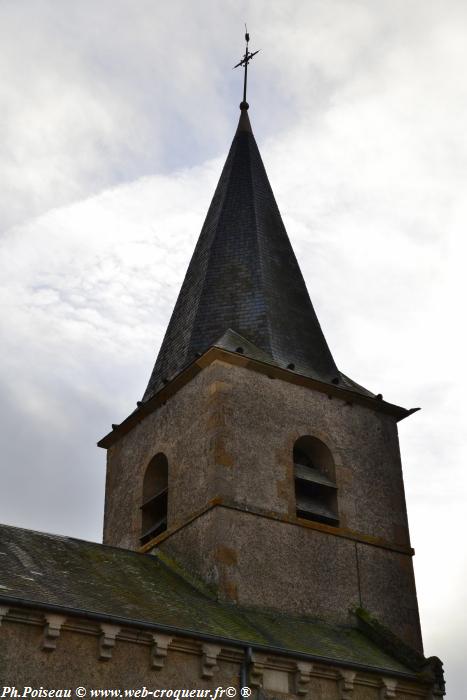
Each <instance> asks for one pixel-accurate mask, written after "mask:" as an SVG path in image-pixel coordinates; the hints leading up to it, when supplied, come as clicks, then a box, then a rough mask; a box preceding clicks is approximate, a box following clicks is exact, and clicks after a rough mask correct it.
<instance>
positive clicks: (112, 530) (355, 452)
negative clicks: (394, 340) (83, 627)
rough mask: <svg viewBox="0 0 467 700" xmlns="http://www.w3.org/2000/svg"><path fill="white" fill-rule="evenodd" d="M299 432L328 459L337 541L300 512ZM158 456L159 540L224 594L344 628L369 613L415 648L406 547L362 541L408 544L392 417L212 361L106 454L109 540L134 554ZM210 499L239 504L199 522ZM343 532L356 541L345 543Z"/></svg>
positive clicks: (414, 609)
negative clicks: (164, 494) (149, 471)
mask: <svg viewBox="0 0 467 700" xmlns="http://www.w3.org/2000/svg"><path fill="white" fill-rule="evenodd" d="M303 435H312V436H314V437H317V438H319V439H320V440H321V441H322V442H324V443H325V444H326V445H327V446H328V447H329V449H330V450H331V453H332V455H333V459H334V463H335V474H336V483H337V486H338V512H339V525H340V526H341V527H340V528H339V530H336V531H335V532H336V534H335V535H334V534H331V533H332V529H331V530H330V531H328V532H327V533H326V532H321V531H317V530H316V529H311V528H310V527H309V525H308V523H307V522H303V521H299V520H298V521H297V519H296V517H295V493H294V478H293V459H292V452H293V445H294V443H295V441H296V440H297V439H298V438H299V437H300V436H303ZM157 452H164V453H165V454H166V455H167V457H168V460H169V514H168V527H169V536H168V538H167V539H166V540H165V541H164V542H162V543H161V545H160V546H161V548H162V550H163V551H165V552H167V553H168V554H170V555H171V556H173V557H175V558H176V559H177V560H178V561H180V562H181V563H182V564H183V565H184V566H186V567H188V568H190V569H192V570H193V571H194V572H196V573H197V574H198V575H200V576H201V577H202V578H203V579H204V580H205V581H206V582H207V583H208V584H210V585H212V586H213V587H214V588H215V589H217V591H218V594H219V596H220V597H221V598H223V599H226V600H231V601H233V602H238V603H240V604H242V605H244V606H248V605H250V606H264V607H267V608H276V609H278V610H282V611H286V612H292V613H299V614H300V613H305V614H309V615H317V616H319V617H323V618H324V619H333V620H340V621H343V620H346V619H347V616H348V610H349V608H350V607H351V606H357V605H362V606H363V607H366V608H368V609H369V610H370V611H371V612H374V613H375V614H377V615H378V616H379V617H380V619H381V621H382V622H383V623H385V624H387V625H388V626H389V627H390V628H391V629H392V630H393V631H394V632H395V633H396V634H398V635H399V636H400V637H401V638H402V639H404V640H405V641H406V642H407V643H408V644H410V645H412V646H414V647H415V648H416V649H421V636H420V627H419V623H418V609H417V600H416V593H415V586H414V581H413V570H412V562H411V557H410V554H409V550H407V551H406V553H403V552H400V551H391V550H390V549H387V548H386V549H384V548H381V547H377V546H375V545H374V544H369V543H368V538H380V540H384V542H386V544H387V546H388V547H391V546H394V548H395V550H397V547H399V549H400V548H401V547H402V548H403V547H404V546H406V547H407V546H408V544H409V535H408V527H407V518H406V510H405V499H404V489H403V481H402V470H401V463H400V455H399V446H398V437H397V426H396V423H395V421H394V419H393V418H392V417H390V416H388V415H385V414H382V413H379V412H376V411H373V410H371V409H369V408H366V407H363V406H361V405H358V404H355V405H348V404H347V403H345V402H344V401H341V400H339V399H338V398H336V397H334V398H333V399H330V398H329V397H328V396H327V395H325V394H323V393H320V392H318V391H314V390H310V389H308V388H306V387H301V386H296V385H292V384H289V383H288V382H284V381H281V380H278V379H271V378H269V377H268V376H266V375H263V374H259V373H256V372H253V371H250V370H249V369H248V368H247V367H245V368H242V367H234V366H231V365H229V364H227V363H223V362H219V361H216V362H214V363H213V364H212V365H210V366H208V367H207V368H206V369H204V370H203V371H202V372H201V373H200V374H198V375H197V376H196V377H195V378H194V379H193V381H192V382H191V383H189V384H188V385H186V386H184V387H183V388H182V389H181V390H180V391H179V392H178V393H176V394H175V395H174V396H173V397H172V398H171V399H169V401H168V402H167V403H166V405H164V406H162V407H161V408H160V409H159V410H157V411H156V412H154V413H153V414H151V415H149V416H147V417H146V418H145V419H144V420H143V421H142V422H141V423H140V424H139V425H138V426H137V427H136V428H135V429H134V430H133V431H132V432H130V433H128V434H127V435H125V436H124V437H122V439H121V440H120V441H119V442H117V443H116V444H115V445H114V446H113V447H112V448H111V449H110V450H109V467H108V469H109V472H108V482H107V502H106V525H105V541H106V542H108V543H111V544H116V545H120V546H126V547H134V548H136V547H138V544H139V541H138V537H139V530H140V509H139V505H140V501H141V484H142V478H143V474H144V470H145V468H146V465H147V464H148V463H149V461H150V459H151V458H152V456H153V455H154V454H156V453H157ZM214 499H217V500H218V501H221V502H222V503H224V504H225V505H230V506H232V507H233V509H227V508H220V507H217V508H216V509H214V510H210V511H209V512H208V513H206V514H204V515H199V511H201V510H202V509H203V508H209V507H210V504H211V503H212V502H213V500H214ZM253 513H256V515H254V514H253ZM194 515H197V517H195V519H194V520H192V521H191V522H188V523H187V521H188V520H189V519H190V518H191V517H192V516H194ZM286 521H288V522H286ZM291 521H295V523H296V524H295V525H294V524H291ZM183 523H187V524H186V525H184V527H183V528H182V529H180V530H178V531H177V528H178V527H179V526H181V525H182V524H183ZM347 530H350V531H353V532H355V533H358V534H357V535H356V540H358V539H359V538H360V542H358V543H357V541H355V540H352V539H348V538H345V537H342V536H337V535H338V534H340V535H342V533H343V532H344V533H345V531H347Z"/></svg>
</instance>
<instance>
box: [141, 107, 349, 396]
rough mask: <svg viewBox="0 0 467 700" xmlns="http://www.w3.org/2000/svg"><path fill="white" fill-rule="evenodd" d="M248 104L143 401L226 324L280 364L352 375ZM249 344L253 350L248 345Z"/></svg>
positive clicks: (330, 375)
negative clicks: (327, 328)
mask: <svg viewBox="0 0 467 700" xmlns="http://www.w3.org/2000/svg"><path fill="white" fill-rule="evenodd" d="M247 108H248V106H247V105H246V103H244V102H243V103H242V104H241V114H240V120H239V123H238V128H237V131H236V134H235V137H234V139H233V142H232V145H231V148H230V151H229V155H228V157H227V161H226V163H225V165H224V169H223V171H222V174H221V177H220V180H219V183H218V185H217V188H216V191H215V194H214V197H213V200H212V202H211V206H210V207H209V211H208V214H207V216H206V220H205V222H204V225H203V228H202V230H201V234H200V237H199V239H198V243H197V245H196V248H195V251H194V253H193V257H192V259H191V262H190V265H189V267H188V271H187V273H186V276H185V280H184V282H183V285H182V288H181V290H180V294H179V296H178V299H177V303H176V305H175V308H174V311H173V314H172V317H171V319H170V322H169V326H168V328H167V332H166V334H165V337H164V340H163V342H162V346H161V348H160V351H159V355H158V357H157V360H156V364H155V366H154V370H153V372H152V375H151V378H150V380H149V384H148V387H147V389H146V392H145V394H144V397H143V401H146V400H149V399H150V398H152V396H154V394H156V393H157V392H158V391H159V389H161V388H162V387H163V386H164V384H165V383H167V382H168V381H170V380H171V379H173V377H174V376H175V375H177V374H178V373H179V372H180V371H181V370H182V369H183V368H184V367H186V366H187V365H189V364H190V363H191V362H193V361H194V360H195V359H196V357H197V355H199V354H200V353H203V352H205V351H206V350H207V349H208V348H209V347H211V346H213V345H216V344H217V342H218V341H219V339H220V338H222V337H223V336H225V334H226V332H227V331H229V333H230V336H229V337H232V336H231V332H232V331H233V332H234V333H235V334H238V335H240V336H242V337H243V338H244V339H245V340H246V341H247V342H248V347H250V348H251V347H253V346H255V347H256V350H257V351H258V352H260V353H261V355H262V357H263V359H264V357H268V358H269V361H270V362H271V363H272V364H275V365H277V366H280V367H282V368H287V367H289V368H290V369H294V370H295V371H297V372H300V373H303V374H306V375H308V376H311V377H313V378H315V379H319V380H321V381H325V382H333V383H342V384H346V383H347V382H346V378H345V377H344V376H343V375H341V374H340V373H339V371H338V369H337V367H336V365H335V362H334V359H333V357H332V355H331V352H330V350H329V348H328V345H327V343H326V339H325V337H324V335H323V332H322V330H321V327H320V324H319V321H318V319H317V317H316V314H315V311H314V309H313V305H312V303H311V300H310V297H309V295H308V291H307V289H306V286H305V282H304V280H303V277H302V274H301V272H300V268H299V266H298V263H297V259H296V257H295V255H294V252H293V250H292V246H291V244H290V241H289V238H288V236H287V232H286V230H285V227H284V224H283V222H282V218H281V215H280V213H279V209H278V207H277V204H276V201H275V199H274V195H273V192H272V189H271V186H270V184H269V181H268V177H267V175H266V171H265V169H264V165H263V162H262V160H261V156H260V153H259V150H258V146H257V145H256V141H255V138H254V136H253V132H252V129H251V125H250V120H249V117H248V112H247ZM244 344H245V345H246V343H244ZM233 350H236V348H233ZM242 351H243V352H245V354H248V350H247V348H242ZM347 381H348V380H347ZM347 386H349V385H348V384H347Z"/></svg>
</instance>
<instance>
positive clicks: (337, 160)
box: [0, 0, 467, 700]
mask: <svg viewBox="0 0 467 700" xmlns="http://www.w3.org/2000/svg"><path fill="white" fill-rule="evenodd" d="M245 20H247V21H248V23H249V30H250V33H251V37H252V40H251V48H252V49H261V53H259V54H258V56H257V57H255V59H254V62H253V64H252V67H251V72H250V74H249V78H250V79H249V102H250V105H251V107H250V117H251V120H252V123H253V129H254V132H255V135H256V139H257V141H258V144H259V147H260V150H261V153H262V156H263V160H264V162H265V165H266V169H267V171H268V174H269V178H270V182H271V184H272V187H273V189H274V192H275V195H276V199H277V201H278V204H279V208H280V209H281V212H282V215H283V219H284V222H285V225H286V228H287V230H288V233H289V236H290V238H291V240H292V244H293V246H294V248H295V251H296V253H297V256H298V259H299V262H300V264H301V267H302V271H303V274H304V277H305V280H306V282H307V285H308V289H309V291H310V294H311V297H312V300H313V303H314V306H315V309H316V311H317V313H318V316H319V319H320V321H321V325H322V327H323V330H324V332H325V334H326V337H327V340H328V342H329V345H330V347H331V349H332V351H333V354H334V357H335V359H336V362H337V364H338V366H339V368H340V369H341V370H342V371H344V372H345V373H347V374H349V375H350V376H351V377H352V378H354V379H355V380H356V381H358V382H360V383H362V384H363V385H364V386H367V387H368V388H370V389H372V390H374V391H375V392H382V393H383V394H384V397H385V398H387V399H388V400H389V401H392V402H394V403H398V404H400V405H403V406H406V407H412V406H421V407H422V409H423V410H422V411H421V412H419V413H417V414H416V415H414V416H412V417H410V418H408V419H407V420H405V421H403V422H402V423H401V424H400V437H401V449H402V457H403V465H404V475H405V484H406V492H407V502H408V510H409V520H410V525H411V535H412V542H413V545H414V547H415V549H416V552H417V555H416V557H415V567H416V576H417V587H418V594H419V602H420V610H421V618H422V628H423V631H424V640H425V651H426V654H427V655H432V654H436V655H439V656H440V657H441V658H442V659H443V660H444V662H445V668H446V673H447V681H448V695H447V697H448V698H449V699H450V700H461V698H462V700H463V699H464V697H465V686H466V681H465V669H464V666H465V654H466V652H467V634H466V631H465V630H466V628H467V614H466V610H467V596H466V593H465V588H466V580H467V564H466V557H465V548H466V544H465V539H466V537H465V534H466V530H467V528H466V524H465V510H466V495H467V476H466V470H465V461H466V441H465V433H466V419H467V411H466V408H465V401H464V396H465V392H466V390H467V386H466V384H467V381H466V377H465V371H464V370H463V364H464V359H465V355H466V351H467V348H466V339H465V331H464V328H465V311H464V304H461V299H465V296H466V293H467V288H466V287H467V283H466V281H465V278H466V271H465V270H466V262H465V252H466V242H465V240H466V235H467V232H466V223H467V205H466V191H467V188H466V186H467V165H466V156H467V139H466V136H465V133H466V124H467V90H466V74H467V40H466V31H467V4H466V3H465V2H464V1H463V0H462V1H459V2H456V0H439V1H438V2H433V1H431V2H430V0H412V1H411V2H407V0H380V1H379V2H374V1H373V0H368V1H365V0H342V1H339V0H322V1H319V0H306V1H305V0H297V1H295V2H293V1H291V0H287V1H284V2H280V1H271V0H264V1H262V0H254V1H253V2H245V1H244V0H235V1H232V2H230V1H229V2H227V1H225V0H224V1H223V2H214V1H212V2H211V1H209V0H198V2H196V3H195V2H191V1H190V0H171V2H170V3H162V2H155V1H154V0H151V1H150V0H138V1H137V2H135V0H99V1H98V2H96V0H79V2H73V1H72V0H61V2H57V1H54V0H3V1H2V2H1V3H0V45H1V47H2V50H1V53H0V154H1V158H0V191H1V192H2V206H1V208H0V231H1V235H0V284H1V290H0V303H1V317H0V335H1V366H0V374H1V376H0V395H1V406H0V411H1V415H0V441H1V454H2V465H1V468H2V488H1V490H0V509H1V510H0V520H1V521H3V522H5V523H11V524H14V525H19V526H24V527H29V528H35V529H38V530H46V531H51V532H57V533H63V534H68V535H73V536H77V537H82V538H87V539H93V540H100V538H101V531H102V513H103V495H104V478H105V453H104V451H102V450H99V449H98V448H97V447H96V442H97V440H98V439H99V438H100V437H102V436H103V435H104V434H106V433H107V432H108V430H109V428H110V424H111V423H112V422H120V421H121V420H122V419H123V418H124V417H125V416H126V415H127V414H128V413H129V412H130V411H132V410H133V408H134V406H135V403H136V401H137V400H138V399H140V398H141V396H142V394H143V391H144V389H145V386H146V383H147V381H148V379H149V375H150V372H151V369H152V366H153V363H154V360H155V357H156V354H157V350H158V347H159V344H160V342H161V340H162V335H163V333H164V330H165V327H166V324H167V322H168V319H169V317H170V313H171V310H172V307H173V304H174V302H175V299H176V296H177V293H178V289H179V287H180V284H181V282H182V279H183V275H184V273H185V270H186V267H187V264H188V261H189V258H190V255H191V253H192V250H193V247H194V244H195V242H196V239H197V236H198V234H199V231H200V228H201V224H202V221H203V218H204V216H205V214H206V210H207V207H208V205H209V202H210V199H211V197H212V194H213V191H214V187H215V184H216V182H217V179H218V177H219V174H220V171H221V168H222V165H223V162H224V160H225V157H226V155H227V151H228V148H229V146H230V142H231V139H232V137H233V134H234V130H235V127H236V122H237V119H238V114H239V112H238V104H239V102H240V99H241V89H242V86H241V79H242V76H241V74H240V72H239V71H233V70H232V66H233V65H234V63H236V62H237V61H238V60H239V59H240V57H241V54H242V52H243V48H244V45H243V33H244V29H243V22H244V21H245Z"/></svg>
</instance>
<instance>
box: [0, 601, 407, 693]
mask: <svg viewBox="0 0 467 700" xmlns="http://www.w3.org/2000/svg"><path fill="white" fill-rule="evenodd" d="M0 603H2V604H5V605H8V606H10V607H11V606H16V607H20V608H27V609H33V610H37V609H39V610H46V611H48V612H54V613H62V614H63V613H67V614H68V615H71V616H75V617H81V618H83V617H86V618H88V619H90V620H95V621H96V622H107V623H110V624H114V625H119V626H126V627H138V628H139V629H143V630H148V631H151V632H162V633H168V634H172V635H177V636H179V637H191V638H193V639H199V640H201V641H205V642H213V643H215V644H221V645H223V646H225V647H235V648H237V649H243V650H244V653H245V657H244V660H243V662H242V666H241V669H240V673H241V676H240V678H241V682H243V680H244V679H245V678H246V677H247V674H248V669H249V666H250V664H251V661H252V653H253V651H255V650H256V651H259V652H262V653H265V652H266V653H270V654H274V655H276V656H285V657H287V658H294V659H300V660H303V661H315V662H318V663H321V664H323V665H327V666H329V665H332V666H334V667H335V666H336V665H338V666H346V667H348V668H354V669H355V670H357V671H366V672H367V673H385V674H386V675H389V676H393V677H395V678H405V679H406V680H411V681H417V680H420V679H419V678H418V676H417V674H416V673H404V672H403V671H394V670H390V669H386V668H381V667H379V666H369V665H368V664H361V663H358V662H356V661H344V662H339V661H338V660H337V659H331V658H329V657H327V656H320V655H318V654H306V653H304V652H300V651H292V650H290V649H284V648H282V647H277V646H275V645H266V644H255V643H253V644H252V643H251V642H245V641H241V640H239V639H231V638H230V637H223V636H221V635H216V634H209V633H205V632H198V631H195V630H190V629H186V628H181V627H175V626H172V625H162V624H158V623H153V622H144V621H143V620H135V619H131V618H127V617H119V616H118V615H110V614H108V613H99V612H95V611H92V610H85V609H80V608H75V607H72V606H66V605H56V604H54V603H42V602H39V601H33V600H24V599H22V598H17V597H15V596H8V595H4V594H0ZM245 685H248V683H245Z"/></svg>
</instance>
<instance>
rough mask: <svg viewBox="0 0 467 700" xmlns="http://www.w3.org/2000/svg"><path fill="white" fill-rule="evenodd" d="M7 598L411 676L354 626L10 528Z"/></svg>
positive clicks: (5, 531)
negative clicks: (272, 607) (244, 601)
mask: <svg viewBox="0 0 467 700" xmlns="http://www.w3.org/2000/svg"><path fill="white" fill-rule="evenodd" d="M2 600H3V601H4V603H5V602H10V604H12V605H13V604H14V603H17V604H18V605H21V603H23V604H28V605H33V606H35V605H36V604H37V607H38V608H40V607H41V605H42V606H57V607H59V608H63V609H64V610H67V611H68V612H73V611H74V612H75V613H76V614H82V615H83V616H86V614H87V615H88V616H92V615H95V616H99V615H100V616H110V617H111V618H115V619H118V620H119V621H123V622H127V623H128V625H131V626H138V624H140V625H141V624H143V625H154V626H158V627H160V628H170V629H171V630H176V631H178V633H179V634H186V635H187V636H190V635H193V636H195V637H196V636H211V635H212V636H213V637H222V638H225V639H226V640H231V642H232V643H237V644H238V643H242V644H244V645H251V646H256V647H265V648H271V649H272V648H274V649H276V650H283V651H284V652H287V653H289V654H290V653H293V652H296V653H299V654H307V655H310V656H315V657H322V658H325V659H329V661H338V662H340V663H342V664H345V663H346V662H347V663H349V664H359V665H364V666H370V667H374V668H375V669H379V670H384V671H386V672H396V673H407V674H410V673H411V670H410V668H409V667H407V666H405V665H403V664H402V663H401V662H399V661H397V660H396V659H394V658H393V657H392V656H390V655H388V654H387V653H386V652H384V651H383V650H382V649H380V648H379V647H378V645H377V644H375V643H374V642H373V641H371V640H370V639H368V638H367V637H366V636H365V635H364V634H363V633H362V632H361V631H359V630H357V629H356V628H353V627H350V626H341V625H333V624H329V623H325V622H322V621H318V620H312V619H306V618H294V617H291V616H286V615H282V614H277V613H276V614H274V613H271V612H265V611H258V610H250V609H244V608H240V607H238V606H236V605H229V604H225V603H221V602H219V601H217V600H216V599H215V597H214V596H213V595H212V594H211V592H210V591H209V590H208V589H205V588H204V587H203V586H202V585H200V584H199V583H198V582H194V581H192V580H190V577H189V576H187V575H184V573H183V572H181V571H180V570H179V569H178V568H177V567H176V566H173V565H171V564H170V563H168V562H166V561H164V560H162V559H161V558H159V557H156V556H151V555H147V554H139V553H137V552H132V551H128V550H124V549H119V548H116V547H108V546H105V545H101V544H97V543H93V542H85V541H82V540H77V539H73V538H70V537H61V536H57V535H50V534H44V533H39V532H35V531H31V530H23V529H20V528H16V527H10V526H6V525H2V526H0V602H1V601H2Z"/></svg>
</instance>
